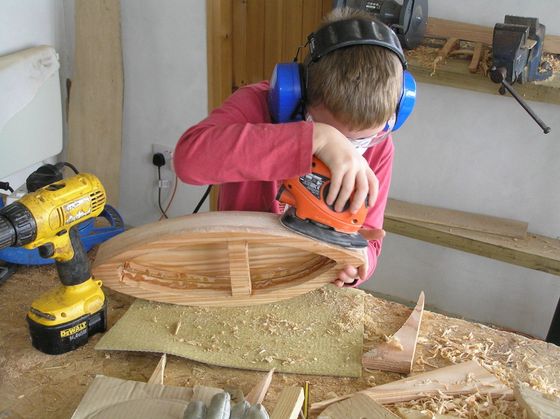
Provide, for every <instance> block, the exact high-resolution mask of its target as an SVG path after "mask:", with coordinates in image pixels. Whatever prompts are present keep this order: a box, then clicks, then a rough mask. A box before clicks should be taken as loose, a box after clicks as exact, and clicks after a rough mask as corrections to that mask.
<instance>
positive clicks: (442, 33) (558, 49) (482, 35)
mask: <svg viewBox="0 0 560 419" xmlns="http://www.w3.org/2000/svg"><path fill="white" fill-rule="evenodd" d="M496 23H502V22H496ZM541 23H542V22H541ZM545 26H546V25H545ZM493 33H494V28H493V27H491V28H490V27H487V26H481V25H473V24H471V23H464V22H457V21H453V20H447V19H440V18H436V17H430V18H428V26H427V28H426V37H428V38H450V37H454V38H459V39H462V40H465V41H473V42H481V43H483V44H486V45H492V37H493ZM543 49H544V52H548V53H551V54H560V36H557V35H546V36H545V38H544V45H543Z"/></svg>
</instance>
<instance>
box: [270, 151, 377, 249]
mask: <svg viewBox="0 0 560 419" xmlns="http://www.w3.org/2000/svg"><path fill="white" fill-rule="evenodd" d="M330 177H331V172H330V170H329V168H328V167H327V166H326V165H325V164H324V163H323V162H322V161H321V160H319V159H317V158H316V157H313V161H312V163H311V173H309V174H307V175H304V176H300V177H296V178H292V179H287V180H285V181H284V182H283V183H282V186H281V187H280V190H279V191H278V194H277V196H276V199H277V200H278V201H280V202H283V203H285V204H288V205H290V208H288V209H287V210H286V212H284V214H283V215H282V217H281V218H280V222H281V223H282V224H283V225H284V226H286V227H287V228H289V229H290V230H293V231H295V232H297V233H300V234H303V235H305V236H308V237H312V238H314V239H317V240H321V241H324V242H327V243H331V244H335V245H338V246H342V247H346V248H363V247H366V246H367V244H368V242H367V240H366V239H365V238H364V237H362V235H361V234H360V233H359V230H360V229H361V228H362V225H363V224H364V221H365V219H366V216H367V208H366V203H365V202H364V203H363V205H362V206H361V207H360V209H359V210H358V212H357V213H356V214H352V213H351V212H350V210H349V204H348V203H347V204H346V207H345V208H344V210H343V211H342V212H336V211H335V210H334V206H333V205H327V195H328V193H329V187H330V183H331V180H330Z"/></svg>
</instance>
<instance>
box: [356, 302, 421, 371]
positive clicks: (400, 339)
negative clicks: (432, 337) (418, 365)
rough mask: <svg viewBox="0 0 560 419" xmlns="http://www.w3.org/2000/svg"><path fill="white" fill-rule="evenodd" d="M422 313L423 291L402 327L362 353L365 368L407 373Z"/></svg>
mask: <svg viewBox="0 0 560 419" xmlns="http://www.w3.org/2000/svg"><path fill="white" fill-rule="evenodd" d="M423 313H424V291H422V292H421V293H420V296H419V297H418V303H417V304H416V307H415V308H414V310H412V313H411V314H410V316H409V317H408V319H407V320H406V322H405V323H404V324H403V325H402V327H401V328H400V329H399V330H398V331H397V332H396V333H395V334H394V335H393V336H392V337H391V338H390V340H389V341H388V342H384V343H382V344H380V345H379V346H377V347H376V348H374V349H372V350H371V351H369V352H367V353H366V354H364V356H363V357H362V365H363V366H364V367H366V368H373V369H379V370H382V371H392V372H399V373H404V374H408V373H410V371H411V370H412V362H413V361H414V353H415V352H416V342H417V341H418V333H419V331H420V323H421V322H422V314H423Z"/></svg>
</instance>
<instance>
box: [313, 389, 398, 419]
mask: <svg viewBox="0 0 560 419" xmlns="http://www.w3.org/2000/svg"><path fill="white" fill-rule="evenodd" d="M358 418H359V419H393V418H398V416H397V415H395V414H394V413H392V412H390V411H389V410H387V409H385V408H384V407H383V406H381V405H380V404H379V403H377V402H376V401H374V400H373V399H372V398H371V397H368V396H366V395H365V394H360V393H358V394H356V395H354V396H352V397H350V398H349V399H346V400H343V401H341V402H338V403H334V404H332V405H330V406H329V407H327V408H326V409H325V410H323V411H322V412H321V414H320V415H319V417H318V419H358Z"/></svg>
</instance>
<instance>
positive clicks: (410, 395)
mask: <svg viewBox="0 0 560 419" xmlns="http://www.w3.org/2000/svg"><path fill="white" fill-rule="evenodd" d="M359 393H362V394H365V395H367V396H368V397H371V398H372V399H373V400H375V401H376V402H378V403H381V404H391V403H398V402H404V401H409V400H415V399H419V398H422V397H430V396H435V395H438V394H446V395H450V396H453V395H458V394H471V393H479V394H487V395H489V396H490V397H505V398H512V397H513V391H512V390H511V389H510V388H509V387H507V386H505V385H504V384H502V382H501V381H500V380H498V379H497V378H496V377H495V376H494V375H492V374H491V373H490V372H488V370H487V369H485V368H484V367H482V366H480V365H479V364H478V363H477V362H476V361H468V362H464V363H462V364H457V365H451V366H448V367H444V368H439V369H436V370H433V371H429V372H425V373H421V374H417V375H414V376H412V377H409V378H404V379H402V380H398V381H394V382H392V383H388V384H382V385H380V386H376V387H372V388H369V389H367V390H362V391H360V392H359ZM352 396H353V394H348V395H346V396H341V397H336V398H334V399H329V400H325V401H322V402H317V403H314V404H312V405H311V410H312V411H321V410H322V409H324V408H326V407H327V406H329V405H331V404H333V403H336V402H339V401H342V400H346V399H348V398H350V397H352Z"/></svg>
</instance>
